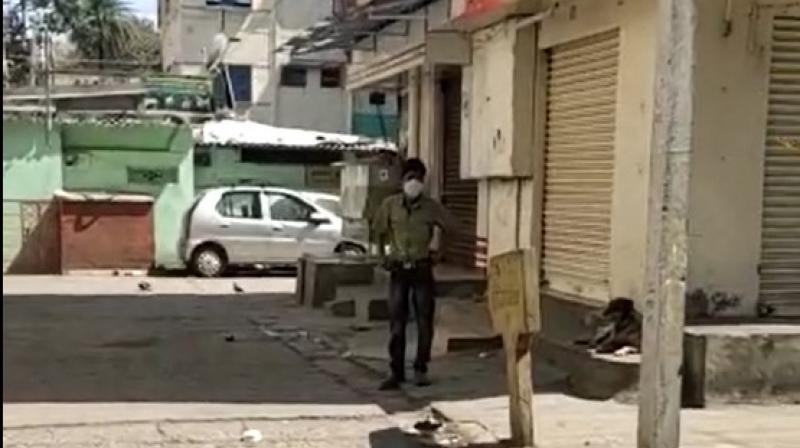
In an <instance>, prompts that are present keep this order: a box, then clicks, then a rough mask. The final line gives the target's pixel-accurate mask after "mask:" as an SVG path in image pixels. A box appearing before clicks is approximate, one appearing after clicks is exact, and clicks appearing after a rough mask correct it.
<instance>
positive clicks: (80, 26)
mask: <svg viewBox="0 0 800 448" xmlns="http://www.w3.org/2000/svg"><path fill="white" fill-rule="evenodd" d="M62 1H63V0H62ZM73 4H75V5H76V6H77V8H76V9H77V11H75V15H74V16H73V17H72V18H67V19H66V20H65V22H66V24H67V29H68V30H69V34H70V38H71V40H72V42H73V43H74V44H75V46H76V47H77V49H78V51H79V52H80V53H81V54H82V55H83V57H85V58H88V59H97V60H99V61H101V62H102V61H103V60H106V59H117V58H119V57H120V56H122V55H123V54H124V53H125V48H126V46H127V44H128V42H130V40H131V37H132V35H133V32H134V31H133V27H132V25H131V13H130V9H129V8H128V5H127V3H126V2H125V1H124V0H78V1H75V0H73Z"/></svg>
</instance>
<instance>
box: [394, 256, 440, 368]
mask: <svg viewBox="0 0 800 448" xmlns="http://www.w3.org/2000/svg"><path fill="white" fill-rule="evenodd" d="M409 304H410V305H411V306H413V307H414V308H413V309H414V315H415V317H416V320H417V358H416V360H415V361H414V370H415V371H418V372H422V373H427V371H428V362H429V361H430V360H431V344H432V343H433V317H434V311H435V308H436V302H435V299H434V292H433V268H432V266H431V264H430V263H423V264H420V265H417V266H416V267H414V268H411V269H393V270H392V275H391V283H390V286H389V322H390V331H391V337H390V339H389V355H390V357H391V364H390V367H391V369H392V375H393V376H394V377H395V378H396V379H398V380H403V379H405V356H406V323H407V322H408V315H409Z"/></svg>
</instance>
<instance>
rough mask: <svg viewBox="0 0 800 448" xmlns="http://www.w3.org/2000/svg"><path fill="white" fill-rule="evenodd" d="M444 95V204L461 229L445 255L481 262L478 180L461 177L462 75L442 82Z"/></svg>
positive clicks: (464, 261)
mask: <svg viewBox="0 0 800 448" xmlns="http://www.w3.org/2000/svg"><path fill="white" fill-rule="evenodd" d="M442 96H443V97H444V120H443V122H444V160H443V165H444V176H443V185H442V187H443V188H442V204H443V205H444V206H445V207H446V208H447V209H448V210H449V211H450V212H451V213H452V214H453V217H454V218H455V219H456V221H457V222H458V223H459V225H460V228H459V232H458V233H455V234H453V235H451V236H450V237H449V238H448V243H447V245H446V246H445V251H446V252H445V254H444V255H445V258H446V260H447V261H448V263H451V264H456V265H461V266H466V267H475V266H476V265H477V252H478V244H477V241H478V236H477V228H478V226H477V219H478V182H477V181H475V180H467V179H461V175H460V169H461V78H460V77H457V76H453V77H450V78H447V79H445V80H444V81H443V82H442Z"/></svg>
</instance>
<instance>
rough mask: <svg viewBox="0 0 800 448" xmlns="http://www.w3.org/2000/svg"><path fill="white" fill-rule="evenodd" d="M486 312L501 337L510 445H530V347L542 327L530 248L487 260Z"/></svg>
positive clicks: (531, 389)
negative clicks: (487, 290)
mask: <svg viewBox="0 0 800 448" xmlns="http://www.w3.org/2000/svg"><path fill="white" fill-rule="evenodd" d="M489 312H490V314H491V317H492V325H493V326H494V329H495V331H497V332H498V333H500V334H501V335H502V337H503V348H504V351H505V356H506V376H507V379H508V393H509V399H510V402H509V417H510V423H511V442H512V444H513V446H519V447H528V446H533V439H534V431H533V376H532V373H533V371H532V359H531V348H532V346H533V342H534V339H535V336H536V334H537V333H538V332H539V330H540V329H541V317H540V312H539V271H538V268H537V267H536V256H535V253H534V252H533V250H531V249H519V250H514V251H511V252H506V253H503V254H500V255H496V256H494V257H492V258H491V259H490V260H489Z"/></svg>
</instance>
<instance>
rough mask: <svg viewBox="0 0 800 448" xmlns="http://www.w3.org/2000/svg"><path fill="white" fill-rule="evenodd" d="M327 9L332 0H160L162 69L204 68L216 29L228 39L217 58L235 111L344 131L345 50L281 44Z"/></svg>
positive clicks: (300, 125) (195, 71) (196, 72)
mask: <svg viewBox="0 0 800 448" xmlns="http://www.w3.org/2000/svg"><path fill="white" fill-rule="evenodd" d="M332 13H333V2H332V1H330V0H327V1H322V2H320V1H317V0H292V1H282V0H160V1H159V25H160V27H161V38H162V60H163V69H164V70H165V71H169V72H172V73H176V74H181V75H204V74H206V73H207V70H206V62H207V60H208V58H209V57H210V54H211V53H213V52H214V51H215V47H214V44H213V42H214V38H215V36H217V35H218V34H220V33H222V34H224V35H225V36H226V37H227V38H228V41H229V45H228V47H227V49H226V50H225V51H224V54H222V57H221V61H222V63H223V64H224V67H225V68H226V69H227V77H228V78H229V86H230V88H229V89H228V90H229V92H224V93H223V94H229V95H230V96H232V97H233V100H235V101H234V104H235V108H236V111H237V112H238V113H240V114H241V115H242V116H244V117H245V118H248V119H250V120H254V121H258V122H261V123H266V124H272V125H275V126H284V127H294V128H302V129H313V130H318V131H328V132H347V131H348V130H349V129H348V124H349V120H348V116H347V98H346V95H345V93H344V89H343V82H344V81H343V71H342V68H343V65H344V61H345V59H344V54H343V53H342V52H341V51H333V52H327V53H317V54H312V55H307V56H306V57H303V58H292V57H290V56H289V55H288V54H286V53H283V52H281V51H279V50H280V47H281V45H282V43H283V42H285V41H286V40H288V39H290V38H291V37H292V36H294V35H296V34H297V33H299V32H301V31H302V30H303V29H304V28H307V27H309V26H311V25H313V24H314V23H316V22H317V21H319V20H321V19H323V18H325V17H328V16H330V15H331V14H332ZM223 90H225V89H223Z"/></svg>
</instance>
